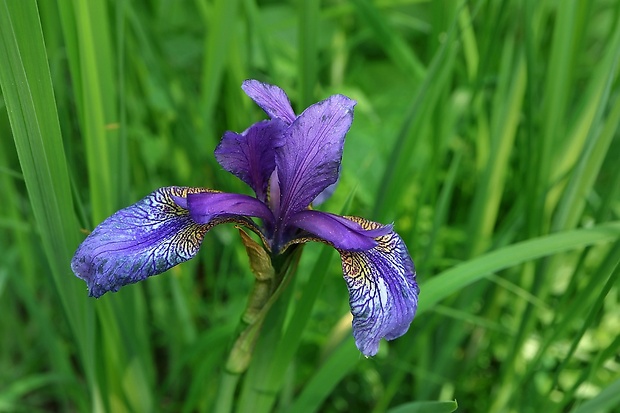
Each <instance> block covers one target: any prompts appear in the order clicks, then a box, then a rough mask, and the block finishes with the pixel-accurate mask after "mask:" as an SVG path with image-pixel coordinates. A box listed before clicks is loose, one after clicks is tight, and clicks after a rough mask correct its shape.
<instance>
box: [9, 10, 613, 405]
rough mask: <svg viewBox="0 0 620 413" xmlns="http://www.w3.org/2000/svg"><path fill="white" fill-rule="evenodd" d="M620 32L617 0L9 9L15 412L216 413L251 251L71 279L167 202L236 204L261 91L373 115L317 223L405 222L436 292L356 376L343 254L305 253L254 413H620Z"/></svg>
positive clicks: (401, 225) (228, 246) (259, 367)
mask: <svg viewBox="0 0 620 413" xmlns="http://www.w3.org/2000/svg"><path fill="white" fill-rule="evenodd" d="M37 7H38V9H37ZM619 20H620V2H617V1H614V0H597V1H591V2H586V1H576V0H575V1H566V2H554V1H516V0H507V1H503V2H497V1H490V0H479V1H434V2H429V1H416V0H411V1H396V0H395V1H371V0H354V1H351V2H344V1H333V2H322V3H319V2H312V1H302V2H261V1H254V0H243V1H238V0H236V1H225V0H215V1H211V2H207V1H205V2H154V1H142V2H128V1H120V0H119V1H109V2H106V1H103V0H96V1H88V2H66V1H65V2H62V1H61V2H39V3H38V4H37V3H36V2H34V1H33V0H24V1H20V2H15V1H9V0H2V1H0V61H2V62H3V63H2V64H1V65H0V84H1V86H2V97H3V99H2V109H3V110H2V115H0V133H1V136H2V137H3V138H2V139H0V191H1V192H0V193H1V195H2V202H0V303H1V304H0V305H1V308H2V310H3V314H4V316H3V317H0V335H1V336H2V337H3V339H2V346H1V347H0V411H50V410H59V411H100V412H104V411H105V412H107V411H110V412H133V411H137V412H142V411H170V412H179V411H180V412H193V411H205V412H209V411H212V409H213V406H215V404H216V397H217V395H218V388H219V386H220V384H221V380H222V377H223V376H222V374H223V367H224V363H225V360H226V355H227V353H228V350H229V348H230V346H231V345H232V342H233V338H234V334H235V331H236V328H237V325H238V321H239V317H240V315H241V313H242V312H243V308H244V305H245V299H246V297H247V295H248V293H249V291H250V289H251V286H252V282H253V280H252V275H251V272H250V271H249V268H248V265H247V256H246V255H245V251H244V250H243V249H242V247H241V243H239V242H238V239H237V238H238V235H237V233H236V232H235V230H234V229H233V228H232V227H230V228H216V229H215V230H213V231H212V232H211V233H209V234H208V236H207V237H206V239H205V241H204V244H203V248H202V249H201V252H200V254H199V258H198V259H197V260H193V261H192V262H188V263H186V264H183V265H181V266H179V267H176V268H174V269H172V270H170V271H169V272H168V273H167V274H164V275H161V276H158V277H153V278H152V279H149V280H148V281H146V282H144V283H142V284H140V285H132V286H128V287H125V288H123V289H122V290H121V291H120V292H118V293H116V294H107V295H106V296H104V297H103V298H101V299H98V300H95V299H89V298H87V297H86V295H87V293H86V287H85V285H84V284H83V282H82V281H80V280H78V279H77V278H76V277H74V276H73V274H72V273H71V271H70V268H69V261H70V259H71V256H72V254H73V252H74V250H75V248H76V247H77V245H78V243H79V242H80V241H81V240H82V239H83V237H84V233H85V232H87V231H89V230H92V228H93V227H94V225H96V224H97V223H98V222H100V221H101V220H102V219H103V218H105V217H106V216H108V215H109V214H111V213H113V212H114V211H115V210H116V209H118V208H120V207H123V206H125V205H128V204H130V203H133V202H135V201H137V200H138V199H139V198H141V197H142V196H144V195H145V194H147V193H149V192H151V191H152V190H153V189H155V188H157V187H159V186H164V185H187V186H206V187H212V188H218V189H221V190H226V191H230V192H241V191H244V189H243V185H242V184H240V182H238V181H237V180H236V179H235V178H234V177H232V176H230V175H229V174H227V173H225V172H224V171H223V170H222V169H221V167H220V166H219V165H218V164H217V163H216V162H215V159H214V158H213V156H212V152H213V149H214V148H215V145H216V144H217V142H218V141H219V138H220V136H221V135H222V133H223V132H224V131H226V130H237V131H239V130H242V129H243V128H245V127H246V126H247V125H249V124H250V123H252V122H255V121H257V120H259V119H262V118H263V117H264V114H262V113H261V112H260V110H259V109H257V108H255V107H254V106H253V105H252V103H251V102H250V101H249V99H247V98H246V97H244V95H243V93H242V91H241V89H240V87H239V86H240V85H241V82H242V81H243V80H244V79H246V78H258V79H260V80H264V81H268V82H271V83H275V84H278V85H279V86H281V87H283V88H284V89H285V90H287V91H289V92H290V96H291V98H292V100H293V106H294V108H295V109H296V110H297V111H300V110H302V109H303V108H304V107H306V106H307V105H308V104H311V103H312V102H314V101H317V100H319V99H322V98H325V97H327V96H328V95H329V94H332V93H343V94H346V95H349V96H351V97H352V98H354V99H356V100H357V101H358V104H357V106H356V117H355V122H354V124H353V127H352V129H351V131H350V133H349V134H348V137H347V143H346V146H345V153H344V160H343V165H342V178H341V181H340V184H339V188H338V191H337V192H336V193H335V195H334V196H333V197H332V199H330V200H329V201H328V202H327V203H326V205H325V209H326V210H330V211H342V210H344V211H346V212H347V213H350V214H355V215H363V216H366V217H368V218H370V219H373V220H377V221H382V222H385V223H388V222H392V221H393V222H394V224H395V228H396V230H397V231H398V232H399V233H400V234H401V235H402V237H403V238H404V240H405V242H406V243H407V245H408V247H409V250H410V252H411V254H412V256H413V258H414V261H415V263H416V266H417V270H418V281H419V282H420V286H421V289H422V291H421V295H420V306H419V315H418V317H417V318H416V319H415V320H414V322H413V324H412V326H411V329H410V331H409V332H408V333H407V334H406V335H405V336H403V337H402V338H400V339H397V340H395V341H393V342H389V343H388V342H383V343H382V345H381V350H380V352H379V354H378V355H377V356H376V357H374V358H372V359H364V358H363V357H361V356H360V354H359V352H358V350H357V349H356V347H355V345H354V344H353V341H352V339H351V334H350V322H349V319H348V302H347V300H348V297H347V294H346V288H345V284H344V282H343V281H342V277H341V270H340V268H339V267H340V264H339V262H338V260H337V259H336V253H334V252H332V251H331V250H330V249H327V248H325V247H323V246H321V245H307V246H306V247H305V248H304V251H303V256H302V258H301V263H300V269H299V271H298V272H297V274H296V275H295V278H294V280H293V282H291V284H290V285H289V288H288V290H287V292H286V293H285V294H284V295H283V296H282V297H281V299H280V300H279V302H278V303H276V305H275V307H274V308H273V309H272V311H271V312H270V314H269V315H268V319H267V323H266V324H265V327H264V330H263V334H262V336H261V338H260V340H259V343H258V345H257V352H256V354H255V357H254V360H253V363H252V365H251V366H250V369H249V370H248V372H247V373H246V375H245V376H243V377H242V378H241V381H240V383H239V392H238V394H237V397H236V399H235V405H234V409H235V410H236V411H239V412H245V411H252V412H259V413H260V412H267V411H282V412H289V411H290V412H299V411H303V412H313V411H324V412H348V411H373V412H383V411H388V410H389V409H393V412H394V413H396V412H405V411H417V410H414V408H415V406H414V405H404V404H405V403H409V402H422V401H450V400H457V401H458V403H459V408H460V410H461V411H468V412H473V411H475V412H485V411H506V412H528V411H531V412H538V411H545V412H549V413H551V412H563V411H573V410H574V411H580V412H582V411H611V409H612V408H613V407H614V406H615V408H617V407H618V406H619V405H620V399H619V397H618V396H617V395H618V394H620V393H619V392H618V391H617V389H618V386H619V384H618V383H620V382H619V380H620V373H619V372H620V365H619V364H618V359H617V354H618V351H620V340H619V339H618V337H617V336H618V334H617V333H618V331H620V321H619V318H618V314H620V304H619V302H618V276H619V275H620V269H619V268H618V263H619V262H620V241H619V239H620V220H619V218H618V215H619V212H620V201H619V200H620V164H619V163H618V161H617V160H618V159H620V140H619V139H618V125H619V124H620V99H618V97H619V94H620V89H619V87H618V82H619V80H618V73H619V70H618V64H619V63H620V24H618V21H619ZM4 114H6V115H4ZM321 208H323V206H321ZM400 405H403V406H402V407H400V408H399V407H397V406H400ZM424 407H425V409H426V410H424V411H437V412H439V411H450V410H451V409H452V405H439V404H435V405H432V406H431V405H425V406H424ZM442 409H443V410H442ZM588 409H593V410H588Z"/></svg>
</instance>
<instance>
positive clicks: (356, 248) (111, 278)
mask: <svg viewBox="0 0 620 413" xmlns="http://www.w3.org/2000/svg"><path fill="white" fill-rule="evenodd" d="M242 88H243V90H244V91H245V93H246V94H247V95H248V96H249V97H250V98H252V99H253V100H254V101H255V102H256V103H257V104H258V105H259V106H260V107H261V108H262V109H263V110H264V111H265V112H266V113H267V114H268V115H269V117H270V118H271V119H270V120H264V121H260V122H257V123H255V124H253V125H252V126H250V127H249V128H248V129H246V130H245V131H244V132H243V133H241V134H238V133H235V132H226V133H225V134H224V136H223V137H222V140H221V142H220V144H219V145H218V147H217V148H216V149H215V157H216V159H217V161H218V162H219V163H220V165H221V166H222V167H223V168H224V169H226V170H227V171H228V172H230V173H232V174H234V175H236V176H237V177H239V178H240V179H241V180H242V181H243V182H245V183H246V184H248V185H249V186H250V187H251V188H252V189H253V190H254V192H255V194H256V197H251V196H248V195H241V194H231V193H224V192H219V191H215V190H212V189H206V188H189V187H177V186H171V187H164V188H160V189H157V190H156V191H154V192H153V193H151V194H150V195H148V196H146V197H145V198H144V199H142V200H141V201H139V202H137V203H136V204H134V205H131V206H129V207H127V208H125V209H122V210H120V211H118V212H116V213H115V214H114V215H112V216H111V217H109V218H107V219H106V220H105V221H103V222H102V223H101V224H99V225H98V226H97V227H96V228H95V229H94V231H93V232H92V233H91V234H90V235H89V236H88V237H87V238H86V239H85V240H84V242H83V243H82V244H81V245H80V246H79V248H78V250H77V251H76V253H75V256H74V257H73V260H72V262H71V268H72V269H73V272H75V274H76V275H77V276H78V277H80V278H82V279H83V280H85V281H86V283H87V284H88V290H89V295H90V296H94V297H100V296H101V295H103V294H105V293H106V292H108V291H118V289H119V288H120V287H122V286H124V285H126V284H131V283H135V282H138V281H141V280H144V279H145V278H147V277H150V276H152V275H156V274H160V273H162V272H164V271H166V270H168V269H169V268H171V267H173V266H175V265H177V264H180V263H182V262H184V261H187V260H189V259H190V258H192V257H194V256H195V255H196V253H197V252H198V250H199V248H200V245H201V243H202V240H203V237H204V235H205V234H206V233H207V231H209V230H210V229H211V228H212V227H214V226H215V225H218V224H222V223H227V222H232V223H236V224H238V225H242V226H244V227H246V228H248V229H250V230H252V231H253V232H255V233H256V234H258V235H259V236H260V238H261V239H262V242H263V244H264V247H265V249H266V250H267V251H268V252H269V253H270V254H271V255H272V256H275V255H277V254H281V253H283V252H284V251H285V250H287V248H289V247H291V246H292V245H295V244H300V243H305V242H307V241H319V242H323V243H327V244H330V245H332V246H333V247H334V248H336V250H338V252H339V253H340V257H341V259H342V270H343V273H344V279H345V281H346V283H347V287H348V290H349V295H350V300H349V301H350V305H351V313H352V314H353V335H354V337H355V342H356V345H357V347H358V348H359V349H360V351H361V352H362V353H363V354H364V355H365V356H373V355H375V354H376V353H377V351H378V349H379V341H380V340H381V338H386V339H387V340H392V339H395V338H397V337H400V336H401V335H403V334H404V333H405V332H406V331H407V329H408V328H409V325H410V324H411V321H412V320H413V317H414V315H415V312H416V309H417V303H418V293H419V288H418V285H417V283H416V274H415V267H414V265H413V262H412V260H411V257H410V256H409V252H408V251H407V247H406V246H405V243H404V242H403V240H402V239H401V238H400V236H399V235H398V234H397V233H396V232H394V231H393V230H392V225H382V224H379V223H376V222H373V221H369V220H366V219H364V218H360V217H352V216H339V215H335V214H330V213H327V212H321V211H316V210H312V209H310V204H311V203H312V202H313V200H314V199H315V198H316V197H317V196H319V194H321V193H322V192H323V191H324V190H325V189H326V188H328V187H329V186H330V185H332V184H334V183H335V182H336V181H337V180H338V176H339V173H340V162H341V159H342V150H343V146H344V138H345V135H346V133H347V131H348V130H349V128H350V126H351V123H352V121H353V107H354V106H355V101H353V100H351V99H349V98H348V97H346V96H343V95H333V96H330V97H329V98H327V99H325V100H323V101H321V102H318V103H315V104H314V105H312V106H310V107H309V108H307V109H306V110H305V111H304V112H303V113H302V114H301V115H299V116H296V115H295V113H294V112H293V109H292V108H291V104H290V102H289V99H288V97H287V96H286V93H285V92H284V91H283V90H282V89H280V88H278V87H277V86H272V85H269V84H265V83H261V82H259V81H256V80H247V81H245V82H244V83H243V86H242ZM252 218H259V219H260V225H259V224H257V223H256V222H255V221H254V220H253V219H252Z"/></svg>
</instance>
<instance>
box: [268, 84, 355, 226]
mask: <svg viewBox="0 0 620 413" xmlns="http://www.w3.org/2000/svg"><path fill="white" fill-rule="evenodd" d="M354 106H355V101H354V100H352V99H349V98H348V97H346V96H343V95H334V96H331V97H329V98H328V99H325V100H323V101H321V102H318V103H315V104H314V105H312V106H310V107H309V108H308V109H306V110H305V111H304V112H303V113H302V114H301V115H300V116H299V117H298V118H297V119H296V120H295V122H293V124H292V125H291V126H290V127H289V128H288V129H287V130H286V131H285V132H284V135H283V136H282V145H281V146H278V147H277V148H276V167H277V170H278V177H279V179H280V211H281V212H280V215H281V216H282V217H283V219H284V221H285V222H286V219H288V218H289V217H290V215H292V214H294V213H295V212H299V211H302V210H304V209H306V207H307V206H308V205H310V202H312V200H313V199H314V198H316V196H317V195H318V194H320V193H321V192H322V191H323V190H324V189H325V188H327V187H328V186H329V185H331V184H333V183H334V182H336V181H337V180H338V174H339V173H340V162H341V160H342V150H343V147H344V137H345V135H346V133H347V131H348V130H349V128H350V127H351V122H353V107H354Z"/></svg>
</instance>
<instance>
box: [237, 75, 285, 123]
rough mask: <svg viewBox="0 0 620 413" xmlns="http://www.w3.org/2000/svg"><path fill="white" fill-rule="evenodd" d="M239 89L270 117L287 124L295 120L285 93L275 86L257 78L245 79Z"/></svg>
mask: <svg viewBox="0 0 620 413" xmlns="http://www.w3.org/2000/svg"><path fill="white" fill-rule="evenodd" d="M241 89H243V91H244V92H245V93H246V95H248V96H249V97H250V98H252V100H253V101H254V102H256V104H257V105H258V106H260V107H261V109H263V110H264V111H265V113H267V115H269V117H271V118H278V119H281V120H283V121H284V122H286V123H287V124H291V123H293V121H294V120H295V117H296V116H295V112H294V111H293V108H292V107H291V102H290V101H289V99H288V96H286V93H285V92H284V91H283V90H282V89H280V88H279V87H277V86H274V85H270V84H268V83H263V82H259V81H258V80H254V79H251V80H246V81H245V82H243V85H241Z"/></svg>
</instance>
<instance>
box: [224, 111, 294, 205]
mask: <svg viewBox="0 0 620 413" xmlns="http://www.w3.org/2000/svg"><path fill="white" fill-rule="evenodd" d="M285 128H286V125H285V123H284V122H282V121H281V120H279V119H274V120H270V121H262V122H258V123H255V124H254V125H252V126H250V127H249V128H248V129H247V130H246V131H245V132H243V133H241V134H239V133H235V132H226V133H225V134H224V136H223V137H222V140H221V141H220V143H219V145H218V146H217V148H215V158H216V159H217V161H218V162H219V164H220V165H222V168H224V169H225V170H227V171H228V172H230V173H232V174H234V175H235V176H237V177H238V178H239V179H241V180H242V181H243V182H245V183H246V184H248V185H249V186H250V187H251V188H252V189H253V190H254V192H255V193H256V197H257V198H258V199H260V200H261V201H265V198H266V195H267V185H268V183H269V177H270V176H271V173H272V172H273V170H274V169H275V167H276V161H275V144H276V142H279V141H280V135H281V134H282V132H283V131H284V129H285Z"/></svg>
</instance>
